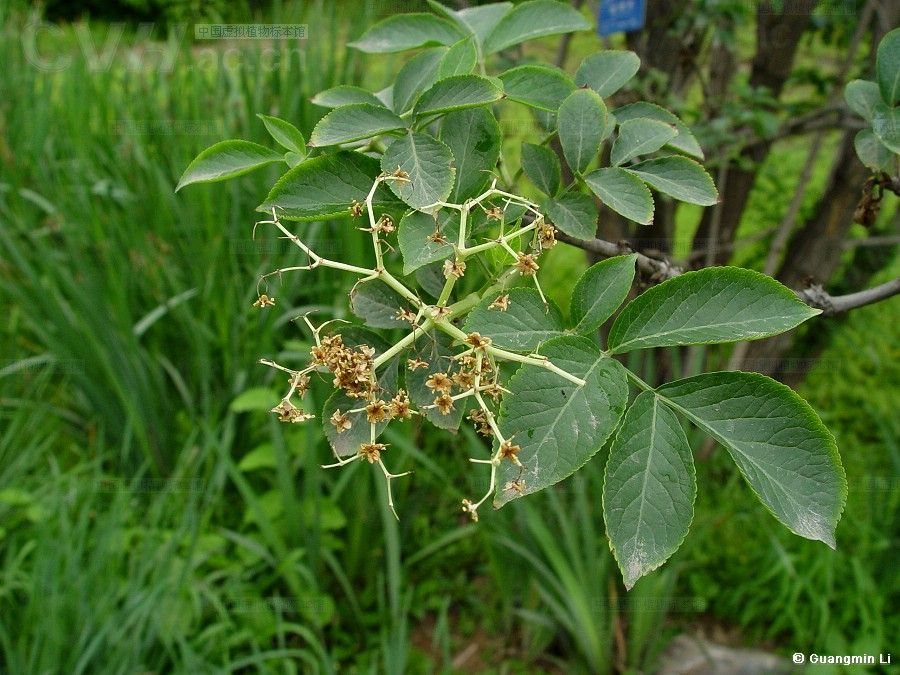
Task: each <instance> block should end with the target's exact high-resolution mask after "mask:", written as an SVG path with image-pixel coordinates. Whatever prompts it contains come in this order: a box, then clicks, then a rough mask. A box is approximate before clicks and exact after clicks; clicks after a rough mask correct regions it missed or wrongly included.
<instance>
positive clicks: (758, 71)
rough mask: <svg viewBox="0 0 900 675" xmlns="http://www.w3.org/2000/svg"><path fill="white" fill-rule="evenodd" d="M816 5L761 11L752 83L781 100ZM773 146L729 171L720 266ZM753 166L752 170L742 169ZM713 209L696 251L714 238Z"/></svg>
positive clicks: (760, 147)
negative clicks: (780, 11)
mask: <svg viewBox="0 0 900 675" xmlns="http://www.w3.org/2000/svg"><path fill="white" fill-rule="evenodd" d="M812 8H813V3H810V4H809V5H806V4H804V12H803V13H795V14H787V15H781V14H778V13H776V12H774V11H772V10H771V7H769V6H768V5H767V4H766V3H763V4H761V5H760V9H759V10H758V11H757V27H756V55H755V56H754V57H753V63H752V65H751V70H750V84H751V85H752V86H754V87H766V88H767V89H768V90H769V91H770V93H771V94H772V95H773V96H774V97H776V98H778V97H779V95H780V94H781V90H782V89H783V88H784V84H785V82H786V81H787V78H788V77H789V76H790V74H791V69H792V67H793V63H794V56H795V55H796V52H797V46H798V45H799V43H800V38H801V37H802V35H803V33H804V31H805V30H806V28H807V26H808V25H809V17H810V12H811V10H812ZM770 149H771V143H759V144H755V145H753V146H752V147H751V148H748V149H746V150H745V151H743V152H742V153H741V156H740V158H739V162H738V163H737V164H739V165H735V166H733V167H732V168H731V169H730V170H729V174H728V185H727V187H726V189H725V190H724V191H722V193H721V194H720V198H721V199H722V202H723V203H722V212H721V215H720V216H719V218H720V221H719V232H718V245H717V249H718V252H717V253H716V264H719V265H723V264H725V263H727V262H728V259H729V258H730V256H731V253H730V250H729V249H728V245H729V244H730V243H731V242H732V241H733V240H734V236H735V233H736V232H737V228H738V225H740V221H741V216H742V215H743V213H744V208H745V207H746V206H747V199H748V198H749V197H750V191H751V189H752V188H753V184H754V182H755V181H756V174H757V171H758V167H759V165H760V164H761V163H762V161H763V160H764V159H765V158H766V156H767V155H768V154H769V150H770ZM742 166H749V167H750V168H742ZM712 216H713V210H712V209H707V210H706V212H705V213H704V214H703V218H702V220H701V222H700V227H699V228H698V229H697V234H696V237H695V246H694V248H696V249H703V248H705V245H706V243H707V240H708V239H709V236H710V230H711V227H710V226H711V219H712Z"/></svg>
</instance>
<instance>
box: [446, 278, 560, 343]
mask: <svg viewBox="0 0 900 675" xmlns="http://www.w3.org/2000/svg"><path fill="white" fill-rule="evenodd" d="M503 295H508V296H509V307H508V309H506V310H501V309H496V308H494V309H491V304H493V302H494V301H495V300H496V299H497V298H498V297H501V296H503ZM463 330H464V331H466V332H467V333H480V334H481V335H484V336H486V337H489V338H491V340H493V342H494V345H495V346H496V347H500V348H501V349H510V350H512V351H516V352H530V351H534V350H535V349H537V347H538V345H540V344H541V343H542V342H546V341H547V340H549V339H551V338H554V337H558V336H559V335H561V334H562V332H563V320H562V313H561V312H560V311H559V307H557V306H556V304H555V303H553V302H552V301H550V302H548V304H544V301H543V300H541V296H540V294H539V293H538V292H537V291H536V290H535V289H533V288H512V289H509V290H508V291H501V292H500V293H493V294H491V295H488V296H487V297H486V298H484V299H483V300H482V301H481V302H479V303H478V305H476V307H475V309H473V310H472V311H471V313H470V314H469V316H468V318H467V319H466V323H465V326H464V328H463Z"/></svg>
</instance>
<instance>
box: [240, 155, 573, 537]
mask: <svg viewBox="0 0 900 675" xmlns="http://www.w3.org/2000/svg"><path fill="white" fill-rule="evenodd" d="M409 180H410V179H409V175H408V174H407V173H406V172H405V171H403V170H402V169H399V168H398V169H397V170H396V171H394V172H390V173H382V174H381V175H379V176H378V177H377V178H376V180H375V182H374V184H373V185H372V189H371V191H370V192H369V195H368V197H367V198H366V199H365V201H357V200H354V201H353V203H352V204H350V205H349V212H350V215H351V216H353V217H354V218H361V217H366V218H367V219H368V227H360V228H358V229H360V230H363V231H366V232H368V233H370V234H371V235H372V244H373V248H374V252H375V267H374V268H371V269H370V268H364V267H357V266H354V265H350V264H348V263H343V262H340V261H335V260H329V259H327V258H323V257H321V256H319V255H317V254H316V253H315V252H314V251H311V250H310V249H309V248H308V247H307V246H306V245H305V244H303V242H301V241H300V239H299V238H298V237H297V236H296V235H295V234H293V233H291V232H290V231H289V230H287V229H286V228H285V227H284V225H283V224H282V223H281V222H280V221H279V219H278V215H277V213H276V212H275V211H273V214H272V220H267V221H261V223H268V224H272V225H274V226H275V227H277V228H278V229H279V230H280V231H281V232H282V234H283V235H284V236H285V237H287V238H289V239H290V240H291V241H292V242H293V243H294V244H296V245H297V246H298V247H299V248H300V249H301V250H302V251H303V252H304V253H306V254H307V256H308V257H309V258H310V264H309V265H306V266H300V267H293V268H287V269H282V270H276V271H275V272H273V273H271V274H279V275H280V274H281V273H282V272H285V271H292V270H308V269H313V268H314V267H317V266H324V267H330V268H333V269H339V270H343V271H346V272H350V273H353V274H356V275H358V276H359V281H358V282H357V283H361V282H373V281H378V280H380V281H383V282H384V283H385V284H387V285H388V286H389V287H390V288H391V289H392V290H393V292H395V293H399V294H400V295H401V296H402V297H403V299H404V301H405V306H404V307H401V308H399V309H395V310H392V311H391V313H390V314H389V315H388V316H390V317H391V318H392V319H394V320H396V321H400V322H403V323H405V324H407V325H409V327H410V329H411V332H410V333H409V334H407V335H406V336H405V337H404V338H402V339H401V340H399V341H398V342H396V343H395V344H394V345H393V346H391V347H390V348H389V349H388V350H387V351H386V352H383V353H381V354H378V355H376V351H375V349H373V348H372V347H370V346H368V345H365V344H360V345H356V346H350V345H348V344H345V341H344V337H343V336H342V334H341V333H332V334H330V335H321V331H322V328H323V327H324V326H319V327H318V328H315V327H313V325H312V323H310V321H309V320H308V319H307V318H306V317H304V321H306V323H307V325H308V326H309V327H310V329H311V330H312V332H313V335H314V337H315V345H314V346H313V347H312V348H311V350H310V354H311V359H310V362H309V364H308V366H307V367H306V368H305V369H304V370H300V371H294V370H291V369H289V368H285V367H284V366H280V365H278V364H275V363H273V362H269V361H264V363H266V364H267V365H269V366H272V367H275V368H278V369H280V370H283V371H285V372H287V373H289V374H290V376H291V377H290V385H291V389H290V391H289V392H288V394H287V395H286V396H285V397H284V398H283V399H282V401H281V402H280V403H279V404H278V405H277V406H275V408H273V409H272V412H274V413H275V414H277V415H278V418H279V419H280V420H282V421H284V422H302V421H304V420H307V419H312V417H313V415H310V414H308V413H306V412H305V411H304V410H303V409H302V408H301V407H299V406H298V405H295V404H294V403H293V402H292V400H291V399H292V397H293V396H294V395H295V394H296V395H299V397H300V398H301V399H302V398H303V395H304V394H305V393H306V390H307V389H308V387H309V380H310V377H309V376H310V374H311V373H321V374H326V373H330V374H331V375H332V376H333V380H332V383H333V386H334V387H335V389H337V390H339V391H341V392H343V393H344V394H346V396H347V397H349V398H351V399H359V400H360V402H359V404H357V405H356V407H354V406H353V405H349V406H344V407H343V408H337V409H335V410H333V411H332V412H331V413H330V416H329V418H328V422H329V423H330V425H331V426H332V427H333V428H334V433H333V434H331V435H330V436H329V437H330V438H331V439H332V442H333V445H334V443H335V442H334V439H335V438H338V437H342V438H347V437H350V438H352V439H353V440H352V444H353V445H355V453H352V454H349V453H348V448H347V445H346V442H344V445H342V446H340V447H341V450H340V454H339V455H338V456H337V460H338V461H337V463H336V464H332V465H329V466H343V465H345V464H347V463H349V462H352V461H355V460H363V461H365V462H367V463H369V464H376V465H378V467H379V468H380V469H381V471H382V472H383V473H384V476H385V478H386V479H387V481H388V504H389V506H390V507H391V509H393V497H392V495H391V490H390V484H391V480H392V479H394V478H397V477H399V476H403V475H406V474H405V473H401V474H392V473H390V472H389V471H388V470H387V468H386V467H385V465H384V460H383V457H384V453H385V451H386V450H387V448H388V445H387V444H385V443H380V442H378V435H379V433H380V429H381V428H383V425H384V424H386V423H388V422H390V421H392V420H407V419H410V418H411V417H413V416H414V415H418V414H421V413H422V412H424V411H426V410H436V411H437V412H438V413H439V414H440V415H443V416H448V415H450V414H451V413H452V412H454V411H456V410H459V408H462V409H463V410H465V409H468V410H469V413H468V420H469V421H470V422H471V423H472V424H473V425H474V427H475V429H476V431H477V433H478V434H480V435H482V436H486V437H489V438H493V439H494V440H495V444H494V451H493V452H492V455H491V457H490V459H475V458H471V459H470V461H471V462H475V463H479V464H486V465H489V466H490V468H491V479H490V485H489V487H488V490H487V492H486V493H485V495H484V496H483V497H482V498H481V499H480V500H478V501H471V500H464V501H463V510H464V511H465V512H466V513H467V514H468V515H469V516H470V517H471V518H472V519H473V520H478V509H479V507H480V506H481V505H482V504H483V503H484V502H485V501H486V500H487V499H488V498H489V497H490V495H491V494H492V493H493V492H494V490H495V488H496V487H497V476H498V468H499V467H500V466H501V464H502V463H504V462H509V463H511V464H513V465H514V466H517V467H518V468H519V472H520V473H519V477H518V478H516V479H515V480H514V481H510V482H508V483H507V485H506V487H505V488H504V489H511V490H516V491H517V492H523V491H524V490H525V483H524V481H523V480H522V474H523V472H524V466H523V464H522V460H521V459H520V457H519V455H520V452H521V447H520V446H519V445H518V444H517V443H515V442H514V441H513V439H512V438H506V437H505V436H504V435H503V433H502V431H501V429H500V427H499V425H498V423H497V417H496V414H495V412H494V410H493V409H492V408H496V406H497V403H498V401H499V400H500V399H501V398H502V396H503V394H504V393H506V390H505V389H504V388H503V386H502V385H501V379H500V374H501V373H500V365H501V363H502V362H503V361H514V362H519V363H533V364H537V365H543V366H549V367H553V366H552V364H547V363H545V362H546V359H545V358H544V357H541V356H539V355H537V354H532V355H528V356H521V355H517V354H515V353H512V352H509V351H506V350H503V349H498V348H497V347H495V346H494V344H493V341H492V340H491V338H490V337H489V336H487V335H481V334H479V333H477V332H469V333H464V332H463V331H461V330H460V329H459V328H458V327H457V324H458V319H459V318H460V317H461V316H462V315H464V314H465V312H467V311H469V310H470V309H471V307H472V306H474V304H473V303H469V304H468V305H467V309H464V310H461V309H460V308H459V304H460V303H456V304H451V301H450V298H451V295H452V292H453V290H454V287H455V286H456V285H457V283H458V282H459V280H460V279H462V278H463V277H464V276H465V274H466V271H467V263H466V260H467V258H470V257H471V256H473V255H474V254H476V253H480V252H482V251H487V250H489V249H492V248H497V249H499V250H502V251H505V252H506V254H509V256H511V258H510V262H509V263H508V267H507V269H506V270H505V271H504V272H503V273H501V274H499V275H498V276H497V277H496V278H495V279H494V280H493V282H494V284H495V285H494V286H493V287H492V288H499V289H500V290H499V293H497V294H495V295H494V300H493V302H491V304H490V309H492V310H496V311H499V312H506V311H508V310H509V308H510V295H509V293H508V292H505V290H506V289H507V288H508V285H509V283H510V282H511V281H512V280H513V279H515V278H517V277H518V278H521V279H523V280H525V279H527V280H528V283H530V284H533V285H534V286H535V288H536V289H537V291H538V293H539V294H540V296H541V297H542V298H543V297H544V296H543V292H542V290H541V286H540V284H539V282H538V279H537V272H538V270H539V269H540V266H539V265H538V262H537V260H538V257H539V256H540V255H541V253H542V252H543V251H544V250H545V249H548V248H550V247H552V246H554V245H555V244H556V230H555V228H554V227H553V225H552V224H550V223H549V222H547V221H546V220H545V218H544V215H543V214H542V213H541V212H540V211H539V210H538V209H537V206H536V205H535V204H533V203H531V202H528V201H527V200H524V199H522V198H520V197H517V196H515V195H512V194H509V193H506V192H504V191H502V190H499V189H497V188H496V181H495V182H494V183H493V184H492V185H491V187H490V188H489V189H488V190H487V191H486V192H485V193H484V194H483V195H481V196H480V197H477V198H473V199H470V200H468V201H467V202H466V203H464V204H444V203H443V202H441V203H439V204H436V205H435V206H436V207H438V208H444V207H447V208H450V209H454V210H456V211H458V212H459V213H460V233H459V237H458V239H457V240H456V241H453V242H451V241H449V240H448V239H446V238H445V237H444V235H443V234H442V232H441V227H440V225H439V224H438V222H439V221H438V218H437V217H435V230H434V232H433V233H432V234H430V235H428V236H427V241H426V242H423V244H427V243H429V242H430V243H436V244H442V245H449V246H452V247H453V253H452V254H451V255H450V257H448V258H447V259H446V260H444V262H443V268H442V271H443V276H444V280H445V283H444V288H443V291H442V292H441V295H440V297H439V298H438V300H437V301H436V302H434V303H433V304H429V303H426V302H423V301H422V300H421V298H420V297H419V295H418V294H417V293H415V292H414V291H412V290H410V289H409V288H408V287H406V286H405V285H404V283H403V282H402V281H401V280H400V279H398V278H397V277H394V276H393V275H392V274H391V273H390V272H389V271H388V269H387V266H386V265H385V262H386V260H385V250H384V249H385V248H387V249H391V250H393V249H392V247H391V246H389V245H388V244H387V242H386V241H385V240H384V239H383V237H384V236H385V235H389V234H392V233H394V232H396V231H397V225H396V223H395V222H394V219H393V217H392V216H391V215H389V214H382V215H381V216H380V217H378V216H376V215H375V214H374V212H373V203H372V199H373V196H374V194H375V191H376V189H377V188H378V186H379V185H380V184H382V183H385V182H388V181H401V182H402V181H406V182H409ZM498 199H499V200H502V201H500V205H498V203H496V202H497V200H498ZM510 204H516V205H517V206H518V207H524V208H525V210H526V211H528V212H530V214H531V215H530V219H527V220H526V219H524V218H518V217H516V218H513V219H509V213H508V212H507V209H508V207H509V206H510ZM476 209H480V210H481V211H482V212H483V213H484V215H485V216H486V219H487V222H488V223H491V222H496V223H499V230H500V232H499V236H497V237H496V238H494V239H490V238H489V239H488V240H487V241H486V242H485V243H473V244H468V243H467V239H469V237H468V236H467V231H466V223H467V219H468V214H469V213H471V212H473V211H475V210H476ZM510 226H512V227H513V228H517V229H512V230H511V231H508V229H507V228H508V227H510ZM526 234H530V240H529V241H528V243H525V244H524V245H523V242H524V241H525V239H524V235H526ZM514 246H515V248H514ZM469 267H470V269H471V268H472V267H471V266H469ZM480 267H481V268H484V265H481V266H480ZM271 274H270V275H271ZM270 275H267V276H270ZM267 276H266V277H264V278H267ZM486 293H487V291H484V292H483V293H482V296H481V297H484V295H486ZM475 302H477V300H475ZM274 303H275V298H274V297H269V296H267V295H261V296H260V297H259V300H257V302H256V303H254V305H255V306H257V307H261V308H267V307H272V306H273V305H274ZM437 330H440V331H442V332H444V333H446V334H448V335H449V336H450V337H451V339H452V341H453V345H454V351H455V352H456V353H455V354H453V355H452V356H450V363H449V365H448V366H447V368H446V370H442V369H440V368H442V367H438V369H435V367H434V364H435V363H436V362H435V361H434V358H432V360H431V362H429V361H427V360H424V359H423V358H421V357H420V355H419V354H412V355H409V357H408V358H406V360H405V363H406V369H407V372H408V373H410V374H411V373H414V372H415V371H417V370H420V369H426V371H427V372H426V377H425V378H424V382H423V380H419V382H420V383H423V384H424V386H423V387H422V388H421V389H419V388H418V386H417V388H416V392H422V391H424V392H429V393H428V394H427V395H426V396H425V398H424V400H422V398H421V393H417V394H416V397H415V398H416V404H417V406H418V409H415V408H414V407H413V404H412V402H411V400H410V396H409V394H408V393H407V391H406V390H405V389H398V390H397V391H396V393H388V392H387V391H386V390H385V389H383V388H382V387H381V386H379V383H378V379H377V371H378V369H379V368H380V367H382V366H384V365H385V364H386V363H387V361H388V360H389V359H392V358H395V357H399V356H400V355H401V354H402V353H403V352H404V351H406V350H408V349H410V348H411V347H412V346H413V344H414V343H415V342H416V341H417V339H418V337H419V336H421V335H429V334H430V332H433V331H437ZM426 358H427V357H426ZM558 372H561V371H558ZM561 374H562V375H564V376H568V377H569V378H570V379H572V378H573V376H571V375H568V374H567V373H561ZM408 377H409V376H408ZM409 381H410V380H407V382H409ZM410 386H411V385H410ZM429 400H430V403H429V402H428V401H429ZM489 402H490V403H489ZM432 419H433V418H432ZM357 425H362V426H363V427H364V428H365V431H362V432H360V430H359V429H355V428H354V427H355V426H357ZM353 445H351V449H352V448H353ZM334 447H335V452H336V453H337V452H338V445H335V446H334ZM351 451H352V450H351ZM395 515H396V513H395Z"/></svg>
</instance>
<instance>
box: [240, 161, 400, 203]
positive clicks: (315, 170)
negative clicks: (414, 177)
mask: <svg viewBox="0 0 900 675" xmlns="http://www.w3.org/2000/svg"><path fill="white" fill-rule="evenodd" d="M380 171H381V168H380V167H379V165H378V161H377V160H375V159H372V158H371V157H366V156H365V155H362V154H360V153H358V152H349V151H343V152H337V153H335V154H333V155H323V156H321V157H315V158H313V159H307V160H306V161H304V162H302V163H301V164H298V165H297V166H295V167H294V168H293V169H291V170H290V171H288V172H287V173H286V174H284V175H283V176H282V177H281V179H280V180H279V181H278V182H277V183H275V186H274V187H273V188H272V190H271V192H269V195H268V196H267V197H266V201H265V202H263V203H262V204H261V205H260V206H259V207H257V209H256V210H257V211H262V212H263V213H268V214H270V215H271V213H272V208H273V207H278V209H279V211H278V215H279V216H280V217H283V218H285V219H286V220H321V219H324V218H335V217H337V216H343V215H347V214H348V213H349V208H350V204H351V203H352V202H353V200H354V199H355V200H356V201H358V202H360V203H362V202H364V201H365V199H366V196H367V195H368V194H369V190H371V189H372V182H373V181H374V180H375V176H376V175H377V174H378V173H379V172H380ZM372 201H373V204H375V205H382V206H383V205H389V204H396V203H397V201H396V199H395V198H393V197H392V196H391V194H390V192H388V190H387V189H382V188H379V189H378V190H377V191H376V192H375V196H374V198H373V200H372Z"/></svg>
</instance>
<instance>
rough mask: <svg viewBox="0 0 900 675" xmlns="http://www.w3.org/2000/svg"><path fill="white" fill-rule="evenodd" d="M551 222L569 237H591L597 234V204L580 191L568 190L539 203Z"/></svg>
mask: <svg viewBox="0 0 900 675" xmlns="http://www.w3.org/2000/svg"><path fill="white" fill-rule="evenodd" d="M541 207H542V209H543V210H544V213H546V214H547V215H548V216H550V220H551V221H552V222H553V224H554V225H555V226H556V227H557V228H558V229H560V230H561V231H562V232H565V233H566V234H568V235H569V236H570V237H576V238H578V239H593V238H594V237H595V236H596V235H597V206H596V205H595V204H594V200H593V199H591V198H590V197H588V196H587V195H586V194H582V193H581V192H569V193H567V194H564V195H563V196H562V197H559V198H557V199H548V200H547V201H545V202H544V203H543V204H542V205H541Z"/></svg>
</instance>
